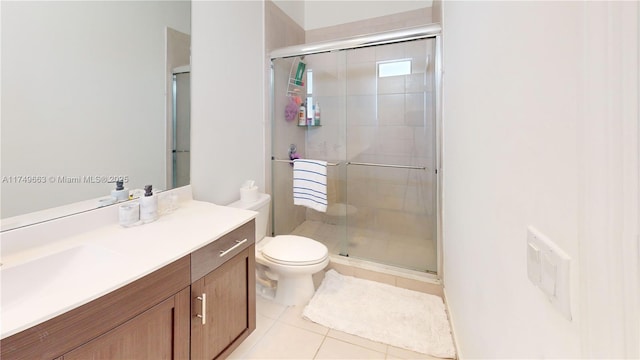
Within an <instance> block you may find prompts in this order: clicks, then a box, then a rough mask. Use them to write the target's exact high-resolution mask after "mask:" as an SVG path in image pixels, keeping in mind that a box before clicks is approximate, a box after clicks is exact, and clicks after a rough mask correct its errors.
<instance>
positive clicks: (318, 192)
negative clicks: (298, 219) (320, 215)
mask: <svg viewBox="0 0 640 360" xmlns="http://www.w3.org/2000/svg"><path fill="white" fill-rule="evenodd" d="M293 203H294V204H295V205H303V206H306V207H309V208H311V209H314V210H317V211H320V212H326V211H327V162H326V161H320V160H309V159H295V160H293Z"/></svg>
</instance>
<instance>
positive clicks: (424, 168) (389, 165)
mask: <svg viewBox="0 0 640 360" xmlns="http://www.w3.org/2000/svg"><path fill="white" fill-rule="evenodd" d="M347 165H360V166H377V167H388V168H396V169H414V170H427V168H426V167H425V166H413V165H393V164H375V163H363V162H354V161H349V162H347Z"/></svg>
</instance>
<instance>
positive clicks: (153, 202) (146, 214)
mask: <svg viewBox="0 0 640 360" xmlns="http://www.w3.org/2000/svg"><path fill="white" fill-rule="evenodd" d="M157 219H158V197H157V196H155V195H153V189H152V187H151V185H145V186H144V196H142V197H141V198H140V221H142V222H143V223H145V224H146V223H150V222H152V221H155V220H157Z"/></svg>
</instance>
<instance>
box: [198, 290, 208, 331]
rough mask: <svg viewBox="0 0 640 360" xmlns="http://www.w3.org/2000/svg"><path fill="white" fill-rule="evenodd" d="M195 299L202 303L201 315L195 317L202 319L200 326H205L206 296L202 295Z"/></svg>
mask: <svg viewBox="0 0 640 360" xmlns="http://www.w3.org/2000/svg"><path fill="white" fill-rule="evenodd" d="M196 299H198V300H200V301H202V314H198V315H196V317H199V318H200V319H202V325H205V324H206V323H207V294H205V293H202V296H198V297H196Z"/></svg>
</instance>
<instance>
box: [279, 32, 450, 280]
mask: <svg viewBox="0 0 640 360" xmlns="http://www.w3.org/2000/svg"><path fill="white" fill-rule="evenodd" d="M434 55H435V39H434V38H427V39H421V40H413V41H406V42H398V43H393V44H387V45H377V46H370V47H363V48H357V49H349V50H340V51H332V52H325V53H319V54H312V55H306V56H298V57H288V58H278V59H274V60H272V69H273V70H272V71H273V88H272V91H273V96H272V98H273V102H272V109H273V119H272V167H271V171H272V191H273V233H274V235H281V234H297V235H303V236H307V237H310V238H313V239H315V240H318V241H320V242H323V243H325V244H326V245H327V247H328V248H329V251H330V253H332V254H334V255H336V256H338V255H342V256H348V257H351V258H358V259H362V260H367V261H371V262H375V263H380V264H384V265H391V266H395V267H400V268H405V269H411V270H416V271H420V272H431V273H435V272H436V271H437V266H438V265H437V241H436V240H437V233H438V232H437V205H436V204H437V183H436V181H437V175H436V166H437V164H436V157H437V142H436V138H437V136H436V135H437V134H436V126H437V124H436V114H435V112H436V106H435V104H436V92H435V81H434V79H435V77H434V74H435V71H434V68H435V67H434V65H435V64H434V60H435V59H434ZM299 63H304V67H305V68H304V77H303V79H302V80H303V81H298V82H297V81H296V79H295V74H296V70H297V69H298V64H299ZM293 103H295V105H293ZM300 105H302V106H303V108H304V111H305V115H303V116H305V118H306V120H307V121H306V122H300V121H299V119H298V113H299V111H300ZM294 109H295V112H296V116H295V118H293V119H292V118H291V117H292V115H291V112H292V111H293V110H294ZM317 110H319V111H317ZM317 112H319V119H318V120H319V122H314V120H315V119H314V117H315V115H316V113H317ZM310 114H311V115H310ZM309 120H311V121H309ZM292 144H294V145H295V148H296V154H295V156H299V157H301V158H308V159H316V160H326V161H328V162H329V166H328V168H327V169H328V170H327V192H328V194H327V197H328V208H327V211H326V213H321V212H317V211H315V210H312V209H307V208H302V207H300V206H295V205H293V200H292V189H291V177H292V170H291V165H290V164H289V163H288V161H289V157H290V155H291V154H290V152H291V145H292Z"/></svg>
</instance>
